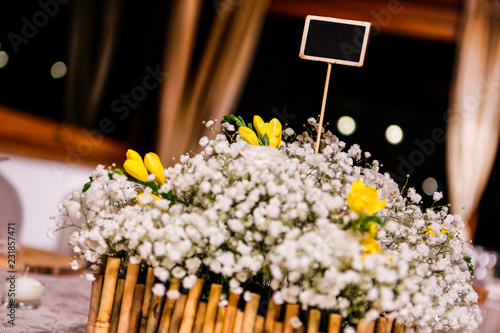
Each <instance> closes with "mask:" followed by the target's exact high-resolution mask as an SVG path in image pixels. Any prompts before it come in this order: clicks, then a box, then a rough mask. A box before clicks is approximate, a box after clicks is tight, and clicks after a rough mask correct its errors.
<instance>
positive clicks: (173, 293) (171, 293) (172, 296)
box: [166, 289, 181, 299]
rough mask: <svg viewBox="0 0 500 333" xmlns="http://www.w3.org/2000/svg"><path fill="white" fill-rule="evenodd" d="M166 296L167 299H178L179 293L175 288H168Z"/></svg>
mask: <svg viewBox="0 0 500 333" xmlns="http://www.w3.org/2000/svg"><path fill="white" fill-rule="evenodd" d="M166 295H167V298H169V299H179V297H180V296H181V293H180V292H179V290H177V289H169V290H168V291H167V293H166Z"/></svg>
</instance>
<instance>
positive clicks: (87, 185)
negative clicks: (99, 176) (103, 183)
mask: <svg viewBox="0 0 500 333" xmlns="http://www.w3.org/2000/svg"><path fill="white" fill-rule="evenodd" d="M90 184H92V181H90V182H88V183H85V185H83V189H82V193H85V192H87V190H88V189H89V188H90Z"/></svg>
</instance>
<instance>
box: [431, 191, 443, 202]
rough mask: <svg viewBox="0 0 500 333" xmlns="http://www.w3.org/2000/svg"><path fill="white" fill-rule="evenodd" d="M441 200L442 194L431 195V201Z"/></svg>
mask: <svg viewBox="0 0 500 333" xmlns="http://www.w3.org/2000/svg"><path fill="white" fill-rule="evenodd" d="M442 198H443V192H434V194H433V195H432V199H433V200H434V201H439V200H441V199H442Z"/></svg>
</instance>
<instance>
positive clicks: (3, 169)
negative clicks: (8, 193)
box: [0, 152, 93, 252]
mask: <svg viewBox="0 0 500 333" xmlns="http://www.w3.org/2000/svg"><path fill="white" fill-rule="evenodd" d="M0 156H7V157H9V159H8V160H6V161H0V174H1V175H2V176H3V177H4V178H6V179H7V180H8V182H10V183H11V185H12V186H13V187H14V188H15V189H16V190H17V192H18V195H19V198H20V199H21V205H22V226H21V231H20V233H18V237H19V239H18V243H20V244H21V245H22V246H28V247H33V248H37V249H41V250H48V251H63V252H66V250H65V249H64V248H65V244H67V234H68V233H65V234H63V233H60V234H57V233H56V239H49V238H48V237H47V236H46V232H47V229H48V228H49V227H51V226H52V227H53V226H55V225H54V221H53V220H50V217H51V216H55V215H57V214H58V211H57V203H58V202H59V201H61V200H62V199H63V198H64V196H65V195H66V194H67V193H69V192H71V191H72V190H74V189H81V188H82V187H83V184H85V183H86V182H87V181H88V179H89V178H88V177H89V176H90V173H91V172H92V170H93V168H91V167H87V166H81V165H72V164H66V163H61V162H55V161H49V160H42V159H34V158H27V157H21V156H16V155H12V154H7V153H2V152H0Z"/></svg>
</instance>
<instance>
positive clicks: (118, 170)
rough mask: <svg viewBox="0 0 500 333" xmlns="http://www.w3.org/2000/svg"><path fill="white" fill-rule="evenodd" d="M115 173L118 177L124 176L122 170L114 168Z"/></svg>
mask: <svg viewBox="0 0 500 333" xmlns="http://www.w3.org/2000/svg"><path fill="white" fill-rule="evenodd" d="M115 172H116V173H117V174H119V175H122V176H124V175H125V172H124V171H123V170H122V169H118V168H116V169H115Z"/></svg>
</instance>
